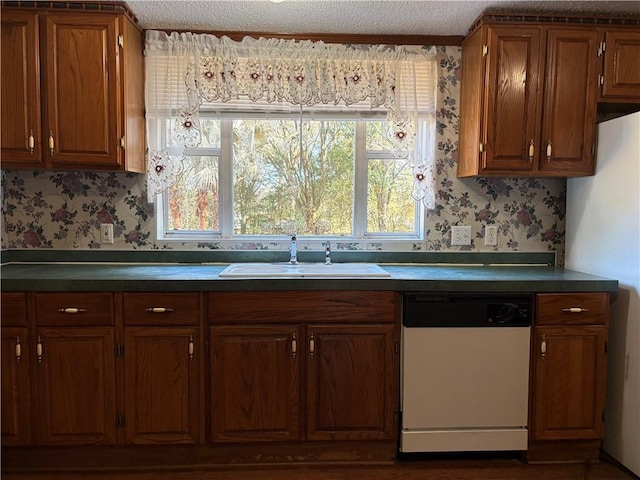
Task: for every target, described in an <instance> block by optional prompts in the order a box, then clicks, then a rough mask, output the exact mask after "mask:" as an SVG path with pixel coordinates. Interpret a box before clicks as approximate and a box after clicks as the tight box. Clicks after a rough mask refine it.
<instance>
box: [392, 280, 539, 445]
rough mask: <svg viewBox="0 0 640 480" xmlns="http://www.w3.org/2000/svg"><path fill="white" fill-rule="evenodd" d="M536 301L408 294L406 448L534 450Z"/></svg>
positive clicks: (522, 297)
mask: <svg viewBox="0 0 640 480" xmlns="http://www.w3.org/2000/svg"><path fill="white" fill-rule="evenodd" d="M531 305H532V296H531V295H507V294H505V295H481V294H478V295H474V294H434V293H419V292H410V293H409V292H407V293H405V294H404V296H403V325H402V364H401V412H402V421H401V433H400V451H401V452H403V453H411V452H471V451H476V452H477V451H496V450H501V451H508V450H526V449H527V417H528V398H529V340H530V334H531V331H530V330H531V310H532V309H531Z"/></svg>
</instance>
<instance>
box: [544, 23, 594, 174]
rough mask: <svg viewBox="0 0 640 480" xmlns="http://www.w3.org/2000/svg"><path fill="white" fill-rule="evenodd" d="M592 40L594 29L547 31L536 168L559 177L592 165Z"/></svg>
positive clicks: (589, 170)
mask: <svg viewBox="0 0 640 480" xmlns="http://www.w3.org/2000/svg"><path fill="white" fill-rule="evenodd" d="M597 45H598V32H597V31H596V30H595V29H563V28H552V29H549V30H548V31H547V55H546V58H547V68H546V74H545V82H546V83H545V91H544V107H543V113H542V137H541V145H540V148H539V149H538V151H539V155H538V159H539V163H538V168H539V170H540V171H541V172H543V173H545V174H549V175H558V176H567V177H572V176H580V175H591V174H593V170H594V155H595V151H594V140H595V139H594V136H595V125H596V109H597V103H596V92H597V84H596V82H597V56H596V53H597Z"/></svg>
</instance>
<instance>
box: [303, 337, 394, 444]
mask: <svg viewBox="0 0 640 480" xmlns="http://www.w3.org/2000/svg"><path fill="white" fill-rule="evenodd" d="M306 330H307V340H308V344H309V352H308V354H307V362H306V363H307V378H306V399H307V402H306V406H307V415H306V418H307V435H306V436H307V439H308V440H388V439H392V438H394V428H395V427H396V426H397V425H396V416H395V415H396V413H397V412H396V408H397V407H396V397H395V393H396V389H395V388H394V385H395V384H396V382H397V381H398V380H397V378H396V373H397V371H396V368H395V358H396V354H395V349H394V348H395V335H394V333H395V329H394V326H393V325H309V326H307V329H306Z"/></svg>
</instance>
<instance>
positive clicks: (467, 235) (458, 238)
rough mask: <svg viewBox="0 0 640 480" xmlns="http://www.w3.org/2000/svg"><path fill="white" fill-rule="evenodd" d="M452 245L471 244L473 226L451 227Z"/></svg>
mask: <svg viewBox="0 0 640 480" xmlns="http://www.w3.org/2000/svg"><path fill="white" fill-rule="evenodd" d="M451 245H471V226H469V225H465V226H463V227H451Z"/></svg>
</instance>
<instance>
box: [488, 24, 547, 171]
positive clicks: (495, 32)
mask: <svg viewBox="0 0 640 480" xmlns="http://www.w3.org/2000/svg"><path fill="white" fill-rule="evenodd" d="M487 43H488V48H489V50H488V54H487V75H488V79H487V81H486V82H485V86H484V88H485V90H484V99H485V102H484V107H483V111H484V118H483V124H484V129H483V130H484V138H483V140H482V141H483V144H484V155H483V157H482V165H481V170H482V172H483V173H488V172H494V173H500V172H509V173H514V174H517V173H518V172H522V173H525V172H530V171H532V170H533V168H534V157H533V156H534V154H535V150H536V148H537V145H536V142H538V140H537V139H538V137H539V134H540V132H539V129H540V122H539V118H540V109H541V103H542V102H541V98H542V96H541V95H540V92H541V88H540V85H541V84H540V81H541V77H540V72H541V71H542V65H541V61H542V55H541V54H540V29H538V28H514V27H490V28H488V39H487Z"/></svg>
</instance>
